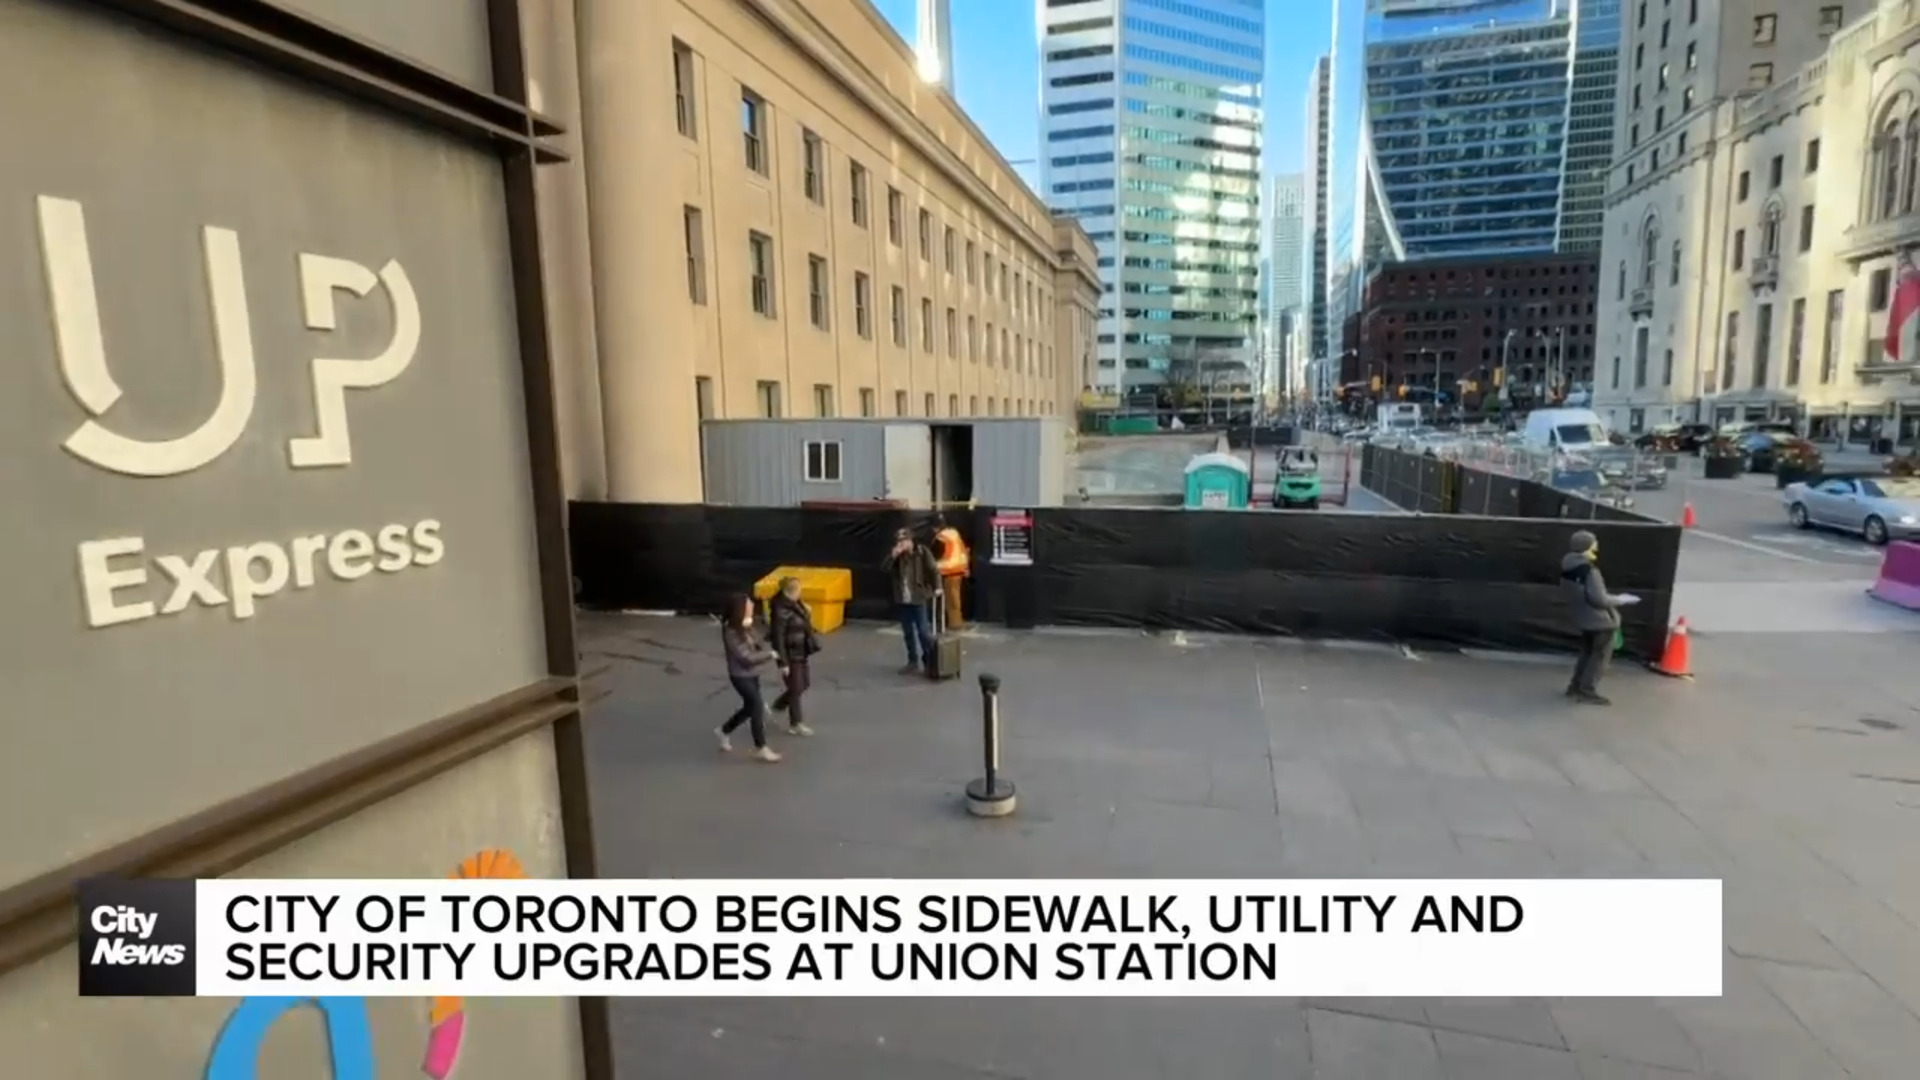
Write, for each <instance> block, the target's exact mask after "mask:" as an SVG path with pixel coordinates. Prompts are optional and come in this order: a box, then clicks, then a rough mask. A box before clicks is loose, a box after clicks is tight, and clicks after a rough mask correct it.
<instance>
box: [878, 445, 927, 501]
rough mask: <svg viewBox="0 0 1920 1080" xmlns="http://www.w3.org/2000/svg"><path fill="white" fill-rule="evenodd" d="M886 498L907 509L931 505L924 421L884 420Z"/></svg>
mask: <svg viewBox="0 0 1920 1080" xmlns="http://www.w3.org/2000/svg"><path fill="white" fill-rule="evenodd" d="M886 454H887V498H889V499H898V500H901V501H903V502H905V503H906V504H907V506H908V507H909V508H910V509H914V510H925V509H927V508H929V507H931V506H932V505H933V434H932V432H931V431H930V430H929V429H928V428H927V425H925V424H888V425H887V439H886Z"/></svg>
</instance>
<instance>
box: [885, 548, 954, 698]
mask: <svg viewBox="0 0 1920 1080" xmlns="http://www.w3.org/2000/svg"><path fill="white" fill-rule="evenodd" d="M880 565H881V568H882V569H884V570H885V571H886V572H887V577H888V580H889V582H890V589H891V593H892V596H893V610H894V614H895V615H896V616H898V617H899V619H900V636H901V637H903V638H905V639H906V643H907V666H906V667H904V668H901V669H900V673H901V674H902V675H922V674H925V675H931V674H933V667H934V652H933V649H934V644H933V616H932V615H931V613H929V612H928V610H927V605H928V604H929V603H931V602H932V601H933V597H934V594H935V593H937V592H938V591H939V590H940V569H939V564H937V563H936V562H935V561H934V558H933V552H932V550H931V549H929V548H928V547H927V545H925V544H922V543H920V542H919V541H918V540H915V539H914V537H913V531H912V530H911V529H900V530H897V531H895V532H894V534H893V547H892V548H891V549H889V550H888V552H887V557H886V559H885V560H883V561H882V562H881V564H880Z"/></svg>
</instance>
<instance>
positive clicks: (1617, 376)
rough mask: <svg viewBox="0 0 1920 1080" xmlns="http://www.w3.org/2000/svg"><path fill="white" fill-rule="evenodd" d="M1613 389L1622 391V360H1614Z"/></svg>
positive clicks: (1616, 358) (1617, 358)
mask: <svg viewBox="0 0 1920 1080" xmlns="http://www.w3.org/2000/svg"><path fill="white" fill-rule="evenodd" d="M1613 388H1614V389H1615V390H1618V389H1620V358H1619V357H1617V356H1616V357H1614V358H1613Z"/></svg>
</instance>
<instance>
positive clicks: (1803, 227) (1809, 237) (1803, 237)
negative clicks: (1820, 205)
mask: <svg viewBox="0 0 1920 1080" xmlns="http://www.w3.org/2000/svg"><path fill="white" fill-rule="evenodd" d="M1800 250H1801V251H1812V250H1813V204H1812V203H1808V204H1807V205H1805V206H1803V207H1801V208H1800Z"/></svg>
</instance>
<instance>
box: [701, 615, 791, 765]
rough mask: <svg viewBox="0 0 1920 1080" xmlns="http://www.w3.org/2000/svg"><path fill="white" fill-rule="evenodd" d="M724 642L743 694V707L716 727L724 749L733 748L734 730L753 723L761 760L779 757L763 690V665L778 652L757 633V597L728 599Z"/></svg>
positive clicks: (731, 676) (730, 677)
mask: <svg viewBox="0 0 1920 1080" xmlns="http://www.w3.org/2000/svg"><path fill="white" fill-rule="evenodd" d="M720 646H721V648H722V649H724V650H725V651H726V656H727V681H728V682H730V683H732V684H733V692H734V693H736V694H739V695H740V707H739V708H738V709H735V710H734V712H733V715H732V716H730V717H728V718H727V722H726V723H724V724H722V725H720V726H719V727H717V728H715V729H714V732H713V733H714V734H715V735H716V736H718V737H719V739H720V752H721V753H726V752H727V751H729V750H732V749H733V733H734V731H735V730H737V729H738V728H739V727H740V725H741V724H751V725H753V726H752V731H753V756H754V757H755V758H756V759H758V760H760V761H768V762H772V761H779V760H780V755H779V754H777V753H775V752H774V750H773V748H772V747H770V746H768V745H767V700H766V698H765V697H764V696H763V695H762V694H761V691H760V668H761V667H762V666H764V665H765V664H766V662H767V661H769V660H772V659H774V656H775V654H774V650H772V649H769V648H767V646H766V644H765V643H764V642H762V641H761V640H760V636H759V635H758V634H756V633H754V630H753V597H751V596H736V597H734V598H733V599H732V600H731V601H729V602H728V605H727V611H726V614H725V615H724V616H723V617H722V618H721V622H720Z"/></svg>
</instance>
